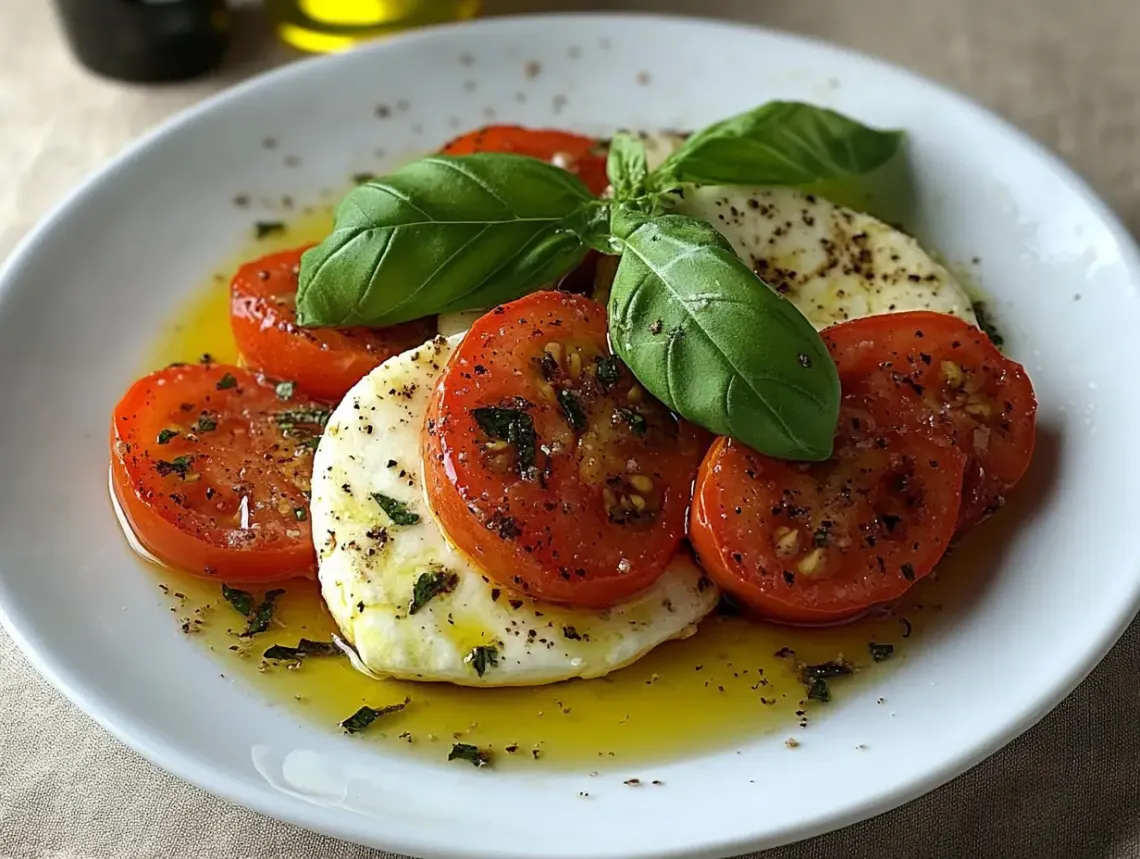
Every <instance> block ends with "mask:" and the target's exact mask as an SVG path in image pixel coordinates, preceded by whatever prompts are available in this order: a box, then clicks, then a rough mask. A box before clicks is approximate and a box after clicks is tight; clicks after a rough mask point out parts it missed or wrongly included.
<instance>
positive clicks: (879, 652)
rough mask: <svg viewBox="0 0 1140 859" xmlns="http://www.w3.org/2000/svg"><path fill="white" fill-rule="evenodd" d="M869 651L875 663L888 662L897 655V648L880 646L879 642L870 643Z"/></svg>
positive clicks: (885, 645)
mask: <svg viewBox="0 0 1140 859" xmlns="http://www.w3.org/2000/svg"><path fill="white" fill-rule="evenodd" d="M867 647H868V649H869V650H870V651H871V658H872V659H873V660H874V661H875V662H886V661H887V660H888V659H890V658H891V657H892V656H894V655H895V646H894V645H893V644H878V643H877V642H874V641H872V642H869V643H868V644H867Z"/></svg>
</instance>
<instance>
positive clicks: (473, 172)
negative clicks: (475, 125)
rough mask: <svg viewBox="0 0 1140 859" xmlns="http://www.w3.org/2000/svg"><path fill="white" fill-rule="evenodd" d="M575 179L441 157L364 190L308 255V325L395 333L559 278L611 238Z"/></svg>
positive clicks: (526, 164)
mask: <svg viewBox="0 0 1140 859" xmlns="http://www.w3.org/2000/svg"><path fill="white" fill-rule="evenodd" d="M606 222H607V213H606V211H605V206H604V204H602V203H600V202H599V201H597V200H596V199H595V198H594V197H593V195H592V194H591V193H590V191H589V190H588V189H587V188H586V186H585V185H584V184H582V182H581V181H580V180H579V179H578V178H577V177H576V176H574V175H572V174H570V173H568V172H567V171H565V170H562V169H560V168H558V167H554V166H553V165H550V164H547V163H545V162H543V161H539V160H537V159H534V158H527V157H525V156H521V155H508V154H503V153H479V154H475V155H465V156H432V157H428V158H424V159H421V160H419V161H415V162H413V163H411V164H409V165H407V166H406V167H404V168H402V169H401V170H399V171H397V172H396V173H393V174H391V175H390V176H386V177H383V178H379V179H375V180H372V181H370V182H368V183H366V184H364V185H361V186H359V187H357V188H356V189H355V190H353V191H352V192H350V193H349V195H348V196H347V197H345V199H344V201H343V202H342V203H341V204H340V206H339V207H338V208H337V211H336V219H335V226H334V229H333V232H332V233H331V234H330V235H329V236H328V237H327V238H326V239H325V240H324V241H323V242H321V243H320V244H319V245H317V246H316V247H315V248H312V249H310V250H308V251H306V252H305V254H304V255H303V256H302V257H301V275H300V283H299V285H298V289H297V318H298V320H299V321H300V323H301V324H302V325H320V326H346V325H375V326H381V325H392V324H395V323H397V322H404V321H407V320H409V319H417V318H419V317H422V316H428V315H430V314H433V313H446V312H453V311H459V310H470V309H473V308H480V307H490V306H492V305H495V304H499V303H501V302H504V301H509V300H511V299H514V298H518V297H519V296H521V295H524V294H526V293H527V292H528V291H530V290H532V289H534V288H535V287H537V286H540V285H542V284H544V283H549V282H552V281H554V280H556V279H557V278H558V277H560V276H561V275H563V274H565V273H566V272H568V271H569V270H570V269H572V268H573V267H574V266H575V265H577V264H578V262H579V261H580V260H581V259H582V257H583V256H584V254H585V252H586V247H587V244H588V243H590V242H595V241H599V236H601V235H604V234H606V233H607V232H608V229H607V225H606Z"/></svg>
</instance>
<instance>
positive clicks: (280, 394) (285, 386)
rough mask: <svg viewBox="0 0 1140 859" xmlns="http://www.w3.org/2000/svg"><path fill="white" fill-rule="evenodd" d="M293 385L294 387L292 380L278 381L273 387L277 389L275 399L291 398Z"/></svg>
mask: <svg viewBox="0 0 1140 859" xmlns="http://www.w3.org/2000/svg"><path fill="white" fill-rule="evenodd" d="M295 387H296V385H294V384H293V383H292V382H278V383H277V387H276V388H274V390H275V391H277V399H279V400H291V399H293V389H294V388H295Z"/></svg>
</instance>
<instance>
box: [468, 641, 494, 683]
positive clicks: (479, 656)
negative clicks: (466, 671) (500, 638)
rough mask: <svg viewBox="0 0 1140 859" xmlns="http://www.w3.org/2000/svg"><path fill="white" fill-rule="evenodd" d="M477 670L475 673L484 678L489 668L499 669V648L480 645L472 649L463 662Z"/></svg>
mask: <svg viewBox="0 0 1140 859" xmlns="http://www.w3.org/2000/svg"><path fill="white" fill-rule="evenodd" d="M463 661H464V662H467V663H469V664H470V665H471V667H472V668H474V669H475V673H476V674H478V675H479V676H480V677H482V676H483V675H484V674H485V673H486V671H487V669H488V668H497V667H498V665H499V648H497V647H488V646H484V645H480V646H479V647H473V648H471V652H470V653H468V654H467V656H466V658H465V659H464V660H463Z"/></svg>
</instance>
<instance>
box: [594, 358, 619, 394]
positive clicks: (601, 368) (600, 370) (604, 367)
mask: <svg viewBox="0 0 1140 859" xmlns="http://www.w3.org/2000/svg"><path fill="white" fill-rule="evenodd" d="M594 361H595V362H596V364H597V376H598V381H599V382H601V383H602V387H604V388H606V390H609V389H610V388H612V387H613V386H614V385H616V384H617V383H618V382H620V381H621V369H620V368H619V365H618V358H617V355H606V356H605V357H604V358H595V359H594Z"/></svg>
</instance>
